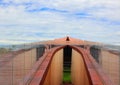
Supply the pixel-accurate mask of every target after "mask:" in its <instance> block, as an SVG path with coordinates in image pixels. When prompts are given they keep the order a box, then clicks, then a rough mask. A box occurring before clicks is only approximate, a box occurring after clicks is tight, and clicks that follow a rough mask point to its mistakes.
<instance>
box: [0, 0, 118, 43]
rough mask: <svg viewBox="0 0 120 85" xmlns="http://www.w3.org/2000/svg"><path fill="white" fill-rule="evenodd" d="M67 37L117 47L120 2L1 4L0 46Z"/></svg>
mask: <svg viewBox="0 0 120 85" xmlns="http://www.w3.org/2000/svg"><path fill="white" fill-rule="evenodd" d="M67 35H69V36H71V37H74V38H79V39H82V40H90V41H97V42H103V43H109V44H120V0H0V44H20V43H27V42H34V41H42V40H50V39H54V38H60V37H65V36H67Z"/></svg>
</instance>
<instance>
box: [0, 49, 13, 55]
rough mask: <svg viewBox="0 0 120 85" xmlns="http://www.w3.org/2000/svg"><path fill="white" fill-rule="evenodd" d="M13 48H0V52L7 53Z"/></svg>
mask: <svg viewBox="0 0 120 85" xmlns="http://www.w3.org/2000/svg"><path fill="white" fill-rule="evenodd" d="M10 51H11V49H7V48H0V54H5V53H8V52H10Z"/></svg>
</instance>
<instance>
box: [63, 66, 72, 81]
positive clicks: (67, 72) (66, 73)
mask: <svg viewBox="0 0 120 85" xmlns="http://www.w3.org/2000/svg"><path fill="white" fill-rule="evenodd" d="M63 83H71V71H70V69H68V68H67V69H64V71H63Z"/></svg>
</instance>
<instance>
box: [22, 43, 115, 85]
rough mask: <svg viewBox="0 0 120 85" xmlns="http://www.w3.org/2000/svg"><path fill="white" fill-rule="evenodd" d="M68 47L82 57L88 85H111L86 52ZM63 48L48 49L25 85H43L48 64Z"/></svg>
mask: <svg viewBox="0 0 120 85" xmlns="http://www.w3.org/2000/svg"><path fill="white" fill-rule="evenodd" d="M69 46H70V47H71V48H73V49H74V50H76V51H77V52H79V53H80V54H81V55H82V58H83V61H84V64H85V69H86V71H87V76H88V78H89V82H90V85H113V83H112V82H111V81H110V79H109V78H108V77H107V76H105V74H104V72H103V71H102V69H101V68H100V67H99V65H98V63H95V61H94V59H93V58H92V57H91V55H90V54H89V53H88V52H87V50H85V49H83V48H79V47H77V46H71V45H69ZM64 47H65V46H59V47H55V48H52V49H50V51H49V52H48V53H47V55H46V57H45V59H44V60H43V62H42V63H41V64H40V66H39V68H38V69H37V71H36V72H35V74H34V76H33V78H32V80H31V81H30V83H29V84H27V85H43V83H44V80H45V77H46V74H47V72H48V68H49V66H50V63H51V61H52V58H53V56H54V54H55V53H56V52H57V51H58V50H60V49H62V48H64ZM106 80H107V81H106ZM21 85H22V84H21ZM25 85H26V84H25Z"/></svg>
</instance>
